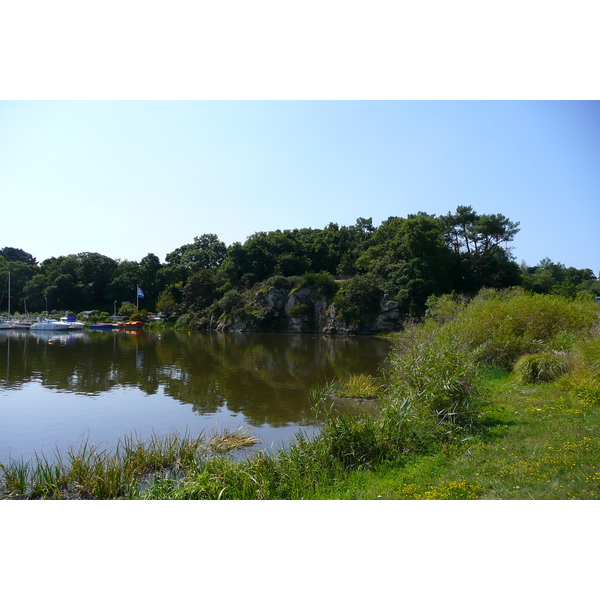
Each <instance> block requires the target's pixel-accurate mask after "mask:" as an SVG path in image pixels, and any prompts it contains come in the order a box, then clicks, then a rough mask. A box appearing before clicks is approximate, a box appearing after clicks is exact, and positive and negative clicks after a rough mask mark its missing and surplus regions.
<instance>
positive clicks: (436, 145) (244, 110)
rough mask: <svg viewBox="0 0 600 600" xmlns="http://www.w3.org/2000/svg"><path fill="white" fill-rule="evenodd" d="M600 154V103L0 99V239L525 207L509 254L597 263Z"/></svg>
mask: <svg viewBox="0 0 600 600" xmlns="http://www.w3.org/2000/svg"><path fill="white" fill-rule="evenodd" d="M599 167H600V102H597V101H545V100H542V101H535V100H534V101H529V100H526V101H518V100H517V101H487V100H483V101H471V100H467V101H453V100H435V101H418V100H367V101H360V100H315V101H310V100H301V101H293V100H275V101H260V100H251V101H244V100H233V101H218V100H182V101H151V100H141V101H135V100H124V101H119V100H116V101H93V100H67V101H55V100H34V101H20V100H8V101H6V100H5V101H2V102H0V200H1V204H2V207H3V209H4V211H5V214H10V215H12V216H13V217H14V220H13V221H12V224H11V225H10V226H9V227H4V228H2V232H1V234H0V247H6V246H10V247H16V248H21V249H23V250H25V251H26V252H29V253H30V254H32V255H33V256H35V257H36V258H37V259H38V261H42V260H44V259H46V258H49V257H52V256H61V255H66V254H76V253H79V252H99V253H101V254H104V255H107V256H110V257H111V258H115V259H122V260H136V261H139V260H140V259H142V258H143V257H144V256H146V255H147V254H148V253H153V254H156V255H157V256H158V257H159V259H160V260H161V262H164V260H165V257H166V255H167V254H168V253H169V252H171V251H173V250H174V249H176V248H178V247H179V246H182V245H183V244H188V243H191V242H192V241H193V239H194V237H195V236H200V235H202V234H204V233H214V234H216V235H217V236H218V237H219V239H220V240H221V241H223V242H225V243H226V244H227V245H230V244H232V243H234V242H244V241H245V239H246V238H247V237H248V236H250V235H252V234H253V233H256V232H258V231H272V230H275V229H281V230H283V229H294V228H302V227H313V228H322V227H325V226H326V225H327V224H329V223H330V222H334V223H338V224H339V225H352V224H354V223H355V221H356V219H357V218H358V217H364V218H369V217H370V218H372V219H373V223H374V225H379V224H380V223H381V222H382V221H383V220H385V219H387V218H388V217H390V216H399V217H405V216H407V215H408V214H410V213H416V212H418V211H424V212H427V213H430V214H437V215H440V214H446V213H448V212H453V211H454V210H455V209H456V207H457V206H459V205H471V206H472V207H473V208H474V209H475V210H476V211H477V212H478V213H479V214H496V213H501V214H503V215H505V216H506V217H508V218H509V219H510V220H511V221H519V222H520V228H521V231H520V232H519V233H518V234H517V236H516V237H515V240H514V242H513V243H512V247H513V250H512V251H513V254H514V257H515V259H516V260H517V261H518V262H521V261H524V262H525V263H526V264H527V265H529V266H533V265H536V264H537V263H538V262H539V261H540V260H541V259H543V258H546V257H548V258H550V259H551V260H552V261H554V262H560V263H563V264H565V265H566V266H573V267H576V268H591V269H592V270H593V271H594V272H595V273H596V274H598V271H599V270H600V244H599V243H598V239H597V237H598V236H597V231H598V223H599V222H600V194H599V190H600V168H599Z"/></svg>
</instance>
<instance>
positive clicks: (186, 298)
mask: <svg viewBox="0 0 600 600" xmlns="http://www.w3.org/2000/svg"><path fill="white" fill-rule="evenodd" d="M216 298H217V285H216V283H215V272H214V270H212V269H202V271H199V272H198V273H194V274H193V275H192V276H191V277H190V278H189V279H188V282H187V283H186V284H185V286H184V288H183V304H184V307H185V309H186V310H190V311H201V310H203V309H205V308H208V306H210V304H212V303H213V302H214V301H215V300H216Z"/></svg>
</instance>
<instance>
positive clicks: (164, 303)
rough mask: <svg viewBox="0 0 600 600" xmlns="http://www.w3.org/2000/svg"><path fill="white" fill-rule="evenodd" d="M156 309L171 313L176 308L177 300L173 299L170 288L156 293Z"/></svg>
mask: <svg viewBox="0 0 600 600" xmlns="http://www.w3.org/2000/svg"><path fill="white" fill-rule="evenodd" d="M156 310H157V311H158V312H162V313H167V314H171V313H174V312H175V311H176V310H177V302H176V301H175V296H173V292H172V291H171V290H168V289H167V290H163V291H162V292H161V293H160V294H159V295H158V300H157V301H156Z"/></svg>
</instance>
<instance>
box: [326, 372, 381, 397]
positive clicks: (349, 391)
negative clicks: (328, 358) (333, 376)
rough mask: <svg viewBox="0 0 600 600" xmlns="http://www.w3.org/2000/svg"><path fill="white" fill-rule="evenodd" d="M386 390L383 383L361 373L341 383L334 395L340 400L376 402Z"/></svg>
mask: <svg viewBox="0 0 600 600" xmlns="http://www.w3.org/2000/svg"><path fill="white" fill-rule="evenodd" d="M384 389H385V388H384V384H383V382H382V381H378V380H377V379H375V377H373V376H372V375H367V374H365V373H359V374H355V375H351V376H350V377H348V378H347V379H344V380H342V381H340V382H339V384H338V385H337V387H336V389H335V391H334V392H333V393H334V395H335V396H337V397H340V398H354V399H360V400H375V399H376V398H378V397H380V396H381V395H382V393H383V391H384Z"/></svg>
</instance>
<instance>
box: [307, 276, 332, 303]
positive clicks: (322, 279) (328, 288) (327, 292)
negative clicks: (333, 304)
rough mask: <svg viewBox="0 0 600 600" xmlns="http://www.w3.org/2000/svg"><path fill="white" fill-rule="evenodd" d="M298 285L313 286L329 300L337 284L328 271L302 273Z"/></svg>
mask: <svg viewBox="0 0 600 600" xmlns="http://www.w3.org/2000/svg"><path fill="white" fill-rule="evenodd" d="M298 287H313V288H315V289H316V290H317V292H319V294H322V295H323V296H325V298H327V299H328V300H331V299H332V298H333V297H334V296H335V293H336V292H337V290H338V284H337V283H336V282H335V280H334V279H333V277H332V276H331V275H330V274H329V273H304V275H303V277H302V282H301V283H300V284H299V286H298Z"/></svg>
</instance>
